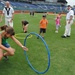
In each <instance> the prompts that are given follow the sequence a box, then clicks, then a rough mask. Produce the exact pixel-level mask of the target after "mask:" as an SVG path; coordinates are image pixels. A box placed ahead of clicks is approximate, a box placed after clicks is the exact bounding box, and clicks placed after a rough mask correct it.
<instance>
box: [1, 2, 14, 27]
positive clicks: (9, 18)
mask: <svg viewBox="0 0 75 75" xmlns="http://www.w3.org/2000/svg"><path fill="white" fill-rule="evenodd" d="M5 5H6V6H5V7H4V9H3V14H2V16H1V20H2V18H3V16H4V17H5V25H10V26H11V27H13V16H14V9H13V8H12V7H11V6H10V3H9V1H6V2H5Z"/></svg>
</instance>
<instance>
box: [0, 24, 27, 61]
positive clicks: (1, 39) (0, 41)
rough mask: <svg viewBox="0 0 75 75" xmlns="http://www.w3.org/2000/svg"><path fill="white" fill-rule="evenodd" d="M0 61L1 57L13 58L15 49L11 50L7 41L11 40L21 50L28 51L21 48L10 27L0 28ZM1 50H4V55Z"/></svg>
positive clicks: (23, 47)
mask: <svg viewBox="0 0 75 75" xmlns="http://www.w3.org/2000/svg"><path fill="white" fill-rule="evenodd" d="M0 30H2V31H0V60H1V59H2V57H3V56H4V57H5V58H6V59H8V58H7V56H13V55H14V52H15V49H14V48H12V47H11V46H10V45H9V44H8V42H7V39H8V38H11V39H12V40H13V41H14V42H15V43H16V44H18V45H19V46H20V47H21V48H22V49H23V50H26V51H27V50H28V48H26V47H25V46H23V45H22V44H21V43H20V42H19V41H18V40H17V39H16V38H15V37H14V35H15V32H14V29H13V28H12V27H10V26H6V25H4V26H1V27H0ZM3 50H5V51H6V52H5V53H4V52H3Z"/></svg>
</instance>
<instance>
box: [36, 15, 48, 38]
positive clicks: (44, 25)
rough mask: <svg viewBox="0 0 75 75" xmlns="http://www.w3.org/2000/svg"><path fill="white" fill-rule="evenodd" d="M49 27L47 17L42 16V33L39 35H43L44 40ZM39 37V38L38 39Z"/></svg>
mask: <svg viewBox="0 0 75 75" xmlns="http://www.w3.org/2000/svg"><path fill="white" fill-rule="evenodd" d="M47 25H48V20H47V19H46V15H43V16H42V19H41V20H40V31H39V35H40V34H41V33H42V37H43V38H44V33H46V28H47ZM38 38H39V37H37V39H38Z"/></svg>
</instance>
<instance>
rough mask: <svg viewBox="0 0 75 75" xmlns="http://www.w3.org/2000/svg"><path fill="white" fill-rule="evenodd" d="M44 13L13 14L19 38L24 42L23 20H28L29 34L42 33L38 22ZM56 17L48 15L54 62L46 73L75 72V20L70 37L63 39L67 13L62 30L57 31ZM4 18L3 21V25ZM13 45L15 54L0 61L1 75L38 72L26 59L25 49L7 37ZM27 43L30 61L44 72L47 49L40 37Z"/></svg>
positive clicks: (70, 74) (69, 74) (67, 74)
mask: <svg viewBox="0 0 75 75" xmlns="http://www.w3.org/2000/svg"><path fill="white" fill-rule="evenodd" d="M41 18H42V14H39V13H35V16H34V17H33V16H30V15H29V14H15V15H14V29H15V33H16V34H17V39H18V40H19V41H20V42H21V43H22V44H24V38H25V36H26V35H27V33H23V30H22V25H21V21H22V20H27V21H28V22H29V27H28V33H30V32H36V33H38V32H39V21H40V19H41ZM54 18H55V16H54V15H47V19H48V21H49V24H48V27H47V32H46V34H45V41H46V43H47V44H48V47H49V49H50V60H51V65H50V69H49V70H48V72H46V73H45V74H44V75H75V41H74V40H75V23H74V24H73V25H72V31H71V37H70V38H69V37H68V38H61V36H62V35H63V33H64V31H65V16H62V19H61V27H60V28H59V33H55V20H54ZM3 24H4V21H3V22H2V23H0V26H1V25H3ZM8 42H9V43H10V45H11V46H12V47H13V48H15V50H16V51H15V55H14V56H12V57H9V60H8V61H6V60H4V58H3V59H2V61H0V75H38V74H37V73H35V72H34V71H33V70H32V69H31V68H30V66H29V65H28V62H27V61H26V58H25V55H24V51H23V50H22V49H21V48H20V47H19V46H18V45H16V44H15V43H14V42H13V41H12V40H11V39H8ZM26 46H27V47H28V48H29V51H28V52H27V54H28V57H29V60H30V62H31V63H32V64H33V66H34V67H35V68H36V69H37V70H38V71H44V70H45V69H46V67H47V60H48V58H47V52H46V48H45V46H44V45H43V43H42V41H41V40H40V39H37V37H36V36H34V35H33V36H32V37H30V38H28V39H27V43H26Z"/></svg>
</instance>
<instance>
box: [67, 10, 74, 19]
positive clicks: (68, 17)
mask: <svg viewBox="0 0 75 75" xmlns="http://www.w3.org/2000/svg"><path fill="white" fill-rule="evenodd" d="M70 16H73V19H74V11H73V10H71V9H70V10H69V12H68V13H67V15H66V20H69V19H70Z"/></svg>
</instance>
